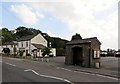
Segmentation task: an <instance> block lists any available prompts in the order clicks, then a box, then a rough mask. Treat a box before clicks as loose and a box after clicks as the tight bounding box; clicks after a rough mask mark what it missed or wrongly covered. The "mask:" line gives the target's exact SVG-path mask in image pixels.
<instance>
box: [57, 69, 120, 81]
mask: <svg viewBox="0 0 120 84" xmlns="http://www.w3.org/2000/svg"><path fill="white" fill-rule="evenodd" d="M56 69H63V70H66V71H70V72H72V70H69V69H66V68H62V67H57V68H56ZM73 72H75V73H82V74H90V75H96V76H100V77H104V78H109V79H113V80H118V78H115V77H110V76H105V75H100V74H95V73H88V72H82V71H73Z"/></svg>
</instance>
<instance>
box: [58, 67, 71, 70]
mask: <svg viewBox="0 0 120 84" xmlns="http://www.w3.org/2000/svg"><path fill="white" fill-rule="evenodd" d="M56 69H63V70H66V71H72V70H69V69H66V68H61V67H57V68H56Z"/></svg>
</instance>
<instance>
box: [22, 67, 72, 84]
mask: <svg viewBox="0 0 120 84" xmlns="http://www.w3.org/2000/svg"><path fill="white" fill-rule="evenodd" d="M24 71H32V72H33V73H34V74H36V75H39V76H42V77H47V78H52V79H57V80H61V81H65V82H68V83H70V84H74V83H72V82H71V81H69V80H67V79H64V78H59V77H55V76H48V75H43V74H39V73H37V72H36V71H35V70H32V69H27V70H24Z"/></svg>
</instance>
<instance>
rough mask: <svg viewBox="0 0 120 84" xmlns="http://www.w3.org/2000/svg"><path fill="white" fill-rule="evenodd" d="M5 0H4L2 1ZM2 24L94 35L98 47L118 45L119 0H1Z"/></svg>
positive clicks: (68, 34) (67, 35)
mask: <svg viewBox="0 0 120 84" xmlns="http://www.w3.org/2000/svg"><path fill="white" fill-rule="evenodd" d="M3 1H4V2H3ZM3 1H2V2H1V3H0V4H2V11H0V14H2V16H0V18H1V20H2V21H0V22H2V25H1V27H7V28H9V29H15V28H17V27H18V26H25V27H32V28H36V29H40V30H41V31H43V32H46V33H48V34H49V35H50V36H53V37H54V36H57V37H61V38H64V39H67V40H71V36H72V35H74V34H75V33H79V34H80V35H81V36H82V38H90V37H97V38H98V39H99V40H100V41H101V43H102V45H101V49H104V50H105V49H108V48H112V49H118V1H119V0H63V1H62V0H44V1H43V0H33V1H34V2H33V1H32V0H31V1H29V0H20V1H19V0H3Z"/></svg>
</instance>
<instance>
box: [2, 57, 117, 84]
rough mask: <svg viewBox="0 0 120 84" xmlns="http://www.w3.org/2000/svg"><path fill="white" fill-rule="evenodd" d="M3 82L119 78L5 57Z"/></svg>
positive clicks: (112, 80) (111, 80)
mask: <svg viewBox="0 0 120 84" xmlns="http://www.w3.org/2000/svg"><path fill="white" fill-rule="evenodd" d="M2 70H3V78H2V79H3V82H62V83H63V82H64V83H75V82H118V79H116V78H111V77H105V76H101V75H96V74H90V73H83V72H78V71H72V70H68V69H64V68H60V67H58V66H54V65H53V66H51V64H50V62H49V63H46V62H41V61H30V60H22V59H15V58H3V68H2Z"/></svg>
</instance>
